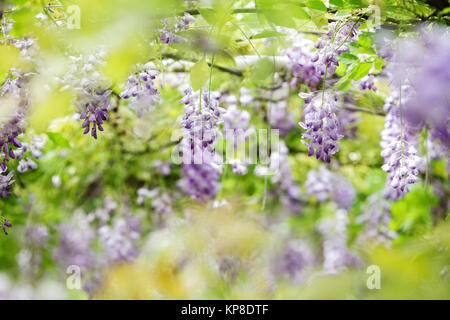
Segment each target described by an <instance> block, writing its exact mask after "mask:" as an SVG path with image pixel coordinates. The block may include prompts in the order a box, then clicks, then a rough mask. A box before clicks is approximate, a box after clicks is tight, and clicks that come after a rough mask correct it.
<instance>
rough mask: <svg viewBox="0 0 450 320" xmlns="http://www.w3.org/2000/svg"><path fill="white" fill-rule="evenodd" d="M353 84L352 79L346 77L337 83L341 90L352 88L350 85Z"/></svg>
mask: <svg viewBox="0 0 450 320" xmlns="http://www.w3.org/2000/svg"><path fill="white" fill-rule="evenodd" d="M351 85H352V81H351V80H350V79H344V80H343V81H339V82H338V83H337V84H336V89H337V90H339V91H347V90H348V89H350V86H351Z"/></svg>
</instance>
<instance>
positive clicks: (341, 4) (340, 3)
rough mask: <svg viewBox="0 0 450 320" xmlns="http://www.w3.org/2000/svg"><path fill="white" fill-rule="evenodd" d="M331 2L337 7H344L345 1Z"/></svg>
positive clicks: (332, 0) (333, 0)
mask: <svg viewBox="0 0 450 320" xmlns="http://www.w3.org/2000/svg"><path fill="white" fill-rule="evenodd" d="M330 4H331V5H333V6H335V7H343V6H344V2H343V1H342V0H330Z"/></svg>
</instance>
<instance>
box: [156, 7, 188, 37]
mask: <svg viewBox="0 0 450 320" xmlns="http://www.w3.org/2000/svg"><path fill="white" fill-rule="evenodd" d="M194 22H195V18H194V17H193V16H192V15H190V14H189V13H188V12H185V13H184V15H183V16H182V17H181V16H179V17H176V22H175V24H174V25H173V27H172V26H169V20H168V19H163V20H162V24H163V29H159V30H158V31H159V32H160V33H161V35H160V37H159V38H160V39H161V42H162V43H165V44H172V43H179V42H183V41H184V38H183V37H181V36H179V35H176V34H175V33H177V32H181V31H185V30H187V29H189V25H190V24H191V23H194Z"/></svg>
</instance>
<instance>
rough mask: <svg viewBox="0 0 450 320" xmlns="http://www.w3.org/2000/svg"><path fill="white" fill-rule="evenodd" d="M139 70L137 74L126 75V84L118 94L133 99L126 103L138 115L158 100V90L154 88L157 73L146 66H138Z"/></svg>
mask: <svg viewBox="0 0 450 320" xmlns="http://www.w3.org/2000/svg"><path fill="white" fill-rule="evenodd" d="M139 68H140V69H141V70H140V71H139V72H138V73H137V74H133V75H131V76H129V77H128V80H127V86H126V88H125V90H124V91H123V92H122V93H121V94H120V97H121V98H123V99H125V100H127V99H130V98H131V99H133V100H132V101H131V102H130V104H129V105H128V106H129V107H130V108H131V109H134V110H136V111H137V114H138V117H139V118H140V117H141V116H142V114H143V113H144V112H146V111H149V109H150V107H152V106H154V105H155V104H156V102H157V101H159V97H158V95H159V90H158V89H156V88H155V85H154V80H155V79H156V76H157V75H158V74H159V72H158V71H156V70H151V69H150V68H149V67H148V66H143V67H139Z"/></svg>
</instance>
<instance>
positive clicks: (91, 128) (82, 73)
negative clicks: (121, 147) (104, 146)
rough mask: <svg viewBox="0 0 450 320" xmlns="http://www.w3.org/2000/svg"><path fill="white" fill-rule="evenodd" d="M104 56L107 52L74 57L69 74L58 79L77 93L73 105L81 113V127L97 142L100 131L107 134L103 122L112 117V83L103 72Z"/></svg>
mask: <svg viewBox="0 0 450 320" xmlns="http://www.w3.org/2000/svg"><path fill="white" fill-rule="evenodd" d="M104 57H105V52H104V51H103V50H99V51H98V52H95V53H93V54H89V55H80V56H79V57H73V56H71V57H70V59H71V61H72V64H71V65H70V70H69V72H67V73H66V74H65V75H64V77H63V78H61V79H58V81H59V82H61V83H62V84H64V85H65V86H64V87H63V88H62V89H68V88H71V89H72V90H73V93H74V99H73V103H74V104H75V107H76V109H77V111H78V112H79V113H80V120H84V121H83V123H82V125H81V127H82V128H84V132H83V133H84V134H87V133H89V132H90V133H91V136H92V137H93V138H94V139H97V130H99V131H103V122H104V121H105V120H107V119H108V118H109V115H108V107H109V96H110V94H111V92H112V91H111V90H109V88H110V86H111V83H110V81H109V80H108V79H107V78H106V77H105V76H104V75H103V74H102V73H100V71H99V70H100V68H101V67H102V66H103V65H104V64H105V62H104V60H103V59H104Z"/></svg>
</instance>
